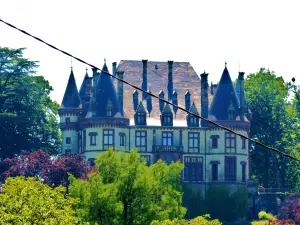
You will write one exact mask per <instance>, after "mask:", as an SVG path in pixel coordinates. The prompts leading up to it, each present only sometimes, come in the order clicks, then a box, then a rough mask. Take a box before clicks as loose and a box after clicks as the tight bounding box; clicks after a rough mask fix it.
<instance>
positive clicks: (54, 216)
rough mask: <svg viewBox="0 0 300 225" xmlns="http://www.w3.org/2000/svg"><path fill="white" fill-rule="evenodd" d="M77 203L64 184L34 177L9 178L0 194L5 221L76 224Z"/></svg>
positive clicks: (10, 222) (0, 219)
mask: <svg viewBox="0 0 300 225" xmlns="http://www.w3.org/2000/svg"><path fill="white" fill-rule="evenodd" d="M74 204H75V200H74V199H72V198H70V197H68V196H65V188H63V187H61V186H60V187H57V188H55V189H52V188H50V187H49V186H47V185H45V184H43V183H41V182H40V181H37V180H36V179H34V178H24V177H16V178H7V179H6V181H5V184H4V185H3V193H2V194H0V221H1V224H3V225H8V224H20V225H21V224H28V225H29V224H47V225H51V224H53V225H54V224H55V225H56V224H63V225H66V224H70V225H73V224H75V217H74V211H73V209H72V206H73V205H74Z"/></svg>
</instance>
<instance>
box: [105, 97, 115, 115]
mask: <svg viewBox="0 0 300 225" xmlns="http://www.w3.org/2000/svg"><path fill="white" fill-rule="evenodd" d="M106 116H107V117H112V116H113V104H112V101H111V100H110V99H108V101H107V106H106Z"/></svg>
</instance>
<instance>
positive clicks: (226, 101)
mask: <svg viewBox="0 0 300 225" xmlns="http://www.w3.org/2000/svg"><path fill="white" fill-rule="evenodd" d="M231 104H232V106H231ZM230 106H231V107H233V108H234V110H235V115H234V118H236V117H237V116H238V114H239V106H240V103H239V99H238V96H237V93H236V91H235V88H234V87H233V84H232V80H231V78H230V74H229V72H228V69H227V67H226V66H225V68H224V71H223V74H222V77H221V79H220V82H219V85H218V87H217V90H216V94H215V95H214V99H213V102H212V104H211V107H210V110H209V115H213V116H215V118H216V119H217V120H228V109H229V107H230Z"/></svg>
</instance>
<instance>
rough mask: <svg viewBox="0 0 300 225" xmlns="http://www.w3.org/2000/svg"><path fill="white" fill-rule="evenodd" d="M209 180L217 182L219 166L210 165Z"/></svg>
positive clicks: (215, 164)
mask: <svg viewBox="0 0 300 225" xmlns="http://www.w3.org/2000/svg"><path fill="white" fill-rule="evenodd" d="M211 180H212V181H218V180H219V164H218V163H212V164H211Z"/></svg>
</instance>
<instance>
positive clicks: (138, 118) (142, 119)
mask: <svg viewBox="0 0 300 225" xmlns="http://www.w3.org/2000/svg"><path fill="white" fill-rule="evenodd" d="M134 123H135V125H147V121H146V110H145V108H144V106H143V103H142V102H140V104H139V105H138V107H137V109H136V112H135V114H134Z"/></svg>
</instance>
